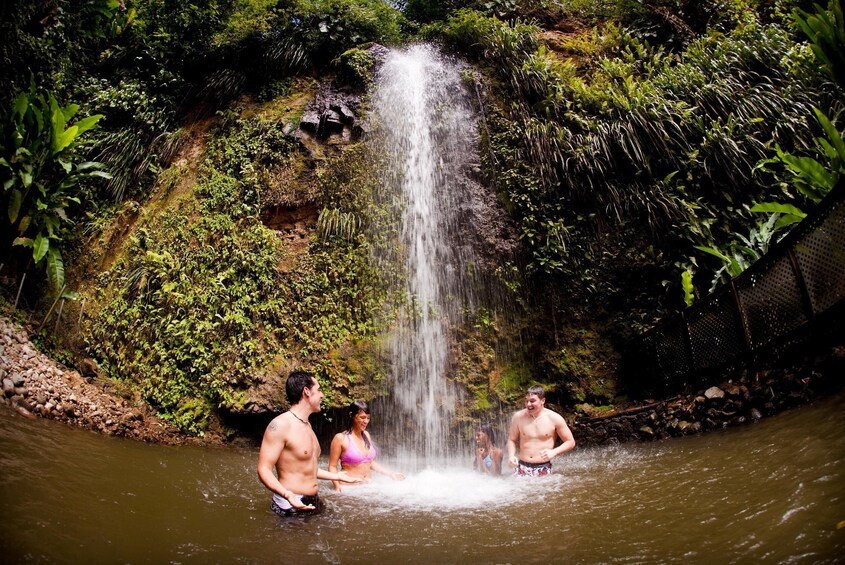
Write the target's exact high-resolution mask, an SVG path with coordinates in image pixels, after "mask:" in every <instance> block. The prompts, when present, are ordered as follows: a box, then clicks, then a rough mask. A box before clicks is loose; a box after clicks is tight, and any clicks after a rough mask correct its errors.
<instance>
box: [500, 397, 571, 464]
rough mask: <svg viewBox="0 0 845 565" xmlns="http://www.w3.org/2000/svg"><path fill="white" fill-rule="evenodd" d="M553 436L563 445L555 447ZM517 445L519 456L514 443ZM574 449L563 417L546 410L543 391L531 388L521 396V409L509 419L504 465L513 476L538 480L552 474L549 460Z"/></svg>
mask: <svg viewBox="0 0 845 565" xmlns="http://www.w3.org/2000/svg"><path fill="white" fill-rule="evenodd" d="M555 436H557V437H559V438H560V440H561V441H562V442H563V443H561V444H560V445H559V446H557V447H555ZM517 442H519V457H518V458H517V456H516V444H517ZM573 447H575V438H574V437H572V432H571V431H570V430H569V426H567V425H566V422H565V421H564V419H563V416H561V415H560V414H558V413H557V412H555V411H554V410H549V409H548V408H546V392H545V391H544V390H543V387H541V386H532V387H531V388H529V389H528V392H526V393H525V409H524V410H519V411H518V412H517V413H516V414H514V415H513V418H512V419H511V427H510V431H509V432H508V463H510V465H511V467H516V471H515V473H514V474H516V475H530V476H533V477H539V476H543V475H549V474H551V472H552V458H553V457H555V456H557V455H560V454H561V453H566V452H567V451H570V450H571V449H572V448H573Z"/></svg>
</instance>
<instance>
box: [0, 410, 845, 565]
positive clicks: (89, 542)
mask: <svg viewBox="0 0 845 565" xmlns="http://www.w3.org/2000/svg"><path fill="white" fill-rule="evenodd" d="M843 401H845V396H842V395H840V396H837V397H835V398H830V399H827V400H825V401H823V402H819V403H817V404H815V405H812V406H806V407H803V408H799V409H796V410H793V411H790V412H787V413H784V414H781V415H779V416H777V417H773V418H768V419H765V420H763V421H760V422H758V423H755V424H753V425H749V426H746V427H742V428H734V429H730V430H725V431H723V432H715V433H710V434H706V435H701V436H695V437H687V438H683V439H675V440H669V441H665V442H660V443H649V444H631V445H623V446H616V447H611V448H591V449H584V448H576V450H575V451H574V452H572V453H571V454H568V455H565V456H563V457H560V458H558V459H556V460H555V461H554V464H555V474H554V475H553V476H551V477H547V478H536V479H524V478H515V477H505V478H489V477H484V476H480V475H477V474H474V473H472V472H471V470H470V458H469V455H467V457H465V458H462V459H460V460H454V459H443V460H433V461H431V462H430V465H429V466H427V468H424V469H421V470H418V471H411V472H408V477H407V479H406V480H405V481H402V482H395V481H391V480H389V479H386V478H384V477H381V476H376V479H375V480H374V481H373V482H372V483H370V484H367V485H365V486H360V487H348V488H346V489H345V490H344V492H342V493H335V492H333V491H332V489H331V484H330V483H321V495H322V496H323V498H324V499H325V501H326V506H327V508H326V511H325V512H324V513H322V514H320V515H315V516H308V517H306V518H297V519H288V520H283V519H280V518H278V517H276V516H275V515H274V514H272V513H271V512H270V510H269V493H268V491H266V490H265V489H264V487H263V486H262V485H261V484H260V482H259V481H258V479H257V477H256V473H255V463H256V459H257V454H258V452H257V448H249V449H246V448H217V449H208V448H197V447H192V446H188V447H170V446H158V445H147V444H143V443H138V442H134V441H131V440H125V439H117V438H109V437H103V436H101V435H98V434H95V433H92V432H87V431H83V430H78V429H75V428H70V427H67V426H65V425H62V424H58V423H55V422H51V421H45V420H40V419H36V420H32V419H26V418H22V417H20V416H18V415H17V414H16V413H14V412H12V411H10V410H9V409H7V408H6V407H0V477H2V480H0V513H2V514H0V515H2V522H3V535H2V536H0V555H2V556H3V559H4V562H6V563H22V562H23V563H26V562H33V563H51V562H53V563H81V562H85V563H115V562H123V563H209V562H245V563H280V562H287V561H292V562H296V563H305V564H307V563H372V562H379V563H514V564H515V563H550V562H552V563H671V562H679V563H680V562H684V563H714V562H721V563H750V562H768V563H835V562H841V561H842V559H843V556H845V524H843V521H845V437H843V433H842V431H843V430H845V410H843V407H845V404H843ZM376 437H378V436H376ZM325 448H327V446H325ZM325 448H324V449H325ZM325 451H327V449H325ZM383 462H384V463H385V464H387V465H390V466H392V467H395V468H397V469H401V468H402V461H397V460H390V459H389V458H387V459H385V460H384V461H383ZM838 526H839V527H838Z"/></svg>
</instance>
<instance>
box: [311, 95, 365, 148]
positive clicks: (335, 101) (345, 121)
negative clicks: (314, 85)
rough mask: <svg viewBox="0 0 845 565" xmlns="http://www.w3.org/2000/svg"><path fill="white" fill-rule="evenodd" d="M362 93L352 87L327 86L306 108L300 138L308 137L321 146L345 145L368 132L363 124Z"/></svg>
mask: <svg viewBox="0 0 845 565" xmlns="http://www.w3.org/2000/svg"><path fill="white" fill-rule="evenodd" d="M360 108H361V93H360V92H357V91H355V90H354V89H353V88H351V87H348V86H341V85H337V84H334V83H326V84H323V85H322V86H321V87H320V89H319V90H318V91H317V94H316V96H315V97H314V100H312V101H311V103H310V104H309V105H308V106H307V107H306V108H305V113H304V114H303V115H302V119H301V120H300V122H299V131H298V132H297V135H298V136H300V137H301V136H302V135H303V134H305V135H308V136H310V137H312V138H314V139H316V140H317V141H319V142H321V143H325V144H328V145H342V144H345V143H350V142H352V141H357V140H358V139H361V138H362V137H363V136H364V134H365V133H366V132H365V130H364V126H363V125H362V124H361V123H360V122H361V120H359V118H358V112H359V110H360Z"/></svg>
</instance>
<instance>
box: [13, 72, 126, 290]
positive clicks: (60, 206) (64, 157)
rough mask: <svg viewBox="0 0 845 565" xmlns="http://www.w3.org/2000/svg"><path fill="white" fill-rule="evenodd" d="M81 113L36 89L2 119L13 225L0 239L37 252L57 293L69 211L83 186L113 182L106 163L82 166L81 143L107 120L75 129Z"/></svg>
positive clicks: (38, 263)
mask: <svg viewBox="0 0 845 565" xmlns="http://www.w3.org/2000/svg"><path fill="white" fill-rule="evenodd" d="M78 110H79V106H78V105H76V104H70V105H67V106H64V107H62V106H59V104H58V102H57V101H56V98H55V97H54V96H53V95H52V94H48V95H46V96H45V95H44V94H39V93H37V92H36V90H35V86H34V85H33V86H32V87H31V89H30V91H29V92H28V93H27V92H22V93H20V94H19V95H18V97H17V99H16V100H15V104H14V107H13V108H11V109H10V110H6V111H4V112H2V113H0V128H2V136H0V183H2V187H3V192H2V202H3V204H4V206H3V208H4V210H5V212H6V213H5V214H4V217H5V218H6V219H8V222H9V223H8V225H7V227H6V229H3V230H0V233H4V234H6V233H9V232H11V233H12V234H14V236H12V237H14V238H15V239H14V242H13V244H14V245H20V246H23V247H28V248H30V249H31V250H32V255H31V256H32V260H33V261H34V262H35V264H36V266H46V270H47V274H48V277H49V279H50V283H51V284H52V286H53V288H54V289H55V290H57V291H60V290H61V289H62V288H63V286H64V262H63V261H62V255H61V250H60V246H59V242H60V241H61V239H62V235H63V231H64V229H63V228H65V226H66V225H67V223H68V221H69V215H70V212H71V211H70V208H71V207H72V206H73V205H74V204H79V202H80V200H79V184H80V183H81V182H83V181H84V180H85V179H87V178H90V177H101V178H109V175H108V174H107V173H106V172H104V171H103V168H104V167H103V165H102V163H97V162H92V161H85V162H80V160H79V153H78V147H79V146H80V145H81V144H82V137H83V136H84V134H85V133H86V132H88V131H89V130H91V129H93V128H94V127H96V125H97V122H98V121H99V120H100V119H101V118H102V116H101V115H94V116H88V117H86V118H82V119H79V120H77V121H76V122H75V123H73V124H70V123H69V121H70V120H72V119H73V118H74V117H75V116H76V113H77V111H78ZM4 224H5V222H4ZM10 243H12V242H10V241H3V242H0V246H1V247H2V248H7V246H8V245H9V244H10Z"/></svg>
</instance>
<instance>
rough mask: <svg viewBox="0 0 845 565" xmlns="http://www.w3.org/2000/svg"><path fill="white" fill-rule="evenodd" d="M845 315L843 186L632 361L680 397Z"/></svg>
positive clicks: (648, 341) (653, 337)
mask: <svg viewBox="0 0 845 565" xmlns="http://www.w3.org/2000/svg"><path fill="white" fill-rule="evenodd" d="M843 309H845V183H843V182H840V183H839V185H837V187H836V188H835V189H834V190H833V191H831V193H830V194H829V195H828V196H827V197H826V198H825V199H824V200H823V201H822V202H821V203H820V204H819V205H818V206H817V207H816V209H815V210H814V211H813V213H812V214H810V215H809V216H808V217H807V218H805V219H804V220H803V221H802V222H801V223H800V224H799V225H798V226H796V228H795V229H793V231H792V232H791V233H790V234H789V235H787V237H785V238H784V239H783V240H781V241H780V242H778V243H777V244H776V245H774V246H772V247H771V248H770V249H769V252H768V253H767V254H766V255H765V256H764V257H762V258H761V259H760V260H759V261H757V262H756V263H755V264H754V265H752V266H751V267H750V268H748V269H747V270H746V271H745V272H743V273H742V274H740V275H739V276H737V277H736V278H734V279H733V280H731V281H730V283H728V284H725V285H723V286H722V287H720V288H719V289H718V290H717V291H716V292H714V293H713V294H712V295H710V296H709V297H708V298H707V299H706V300H704V301H701V302H699V303H698V304H695V305H693V306H691V307H690V308H687V309H686V310H685V311H683V312H681V313H680V314H679V315H677V316H675V317H672V318H670V319H668V320H666V321H665V322H663V323H661V324H660V325H658V326H657V327H655V328H653V329H652V330H650V331H649V332H647V333H646V334H645V335H643V336H642V337H641V338H640V339H639V340H638V341H637V342H636V343H635V344H634V346H633V347H632V348H631V351H632V353H631V355H630V356H629V357H630V358H631V362H632V364H633V365H634V367H635V372H636V373H638V374H641V375H642V376H643V377H644V378H645V379H647V380H648V381H649V383H650V386H651V388H653V389H660V390H662V391H664V392H667V391H676V390H678V389H681V388H683V387H685V386H687V385H689V384H692V383H694V382H695V381H696V380H697V379H698V377H700V376H701V375H702V374H705V373H707V372H710V371H714V370H718V369H723V368H726V367H729V366H730V365H732V364H734V363H736V362H738V361H741V360H744V359H748V358H750V357H753V356H755V355H757V354H761V353H764V352H767V351H771V349H772V347H774V346H776V345H777V344H784V343H788V342H790V341H795V340H796V339H797V337H796V336H799V335H803V336H810V335H812V332H808V331H807V330H808V328H811V327H813V326H814V325H816V324H818V323H820V321H823V322H824V323H825V324H826V325H827V326H828V327H830V326H831V325H833V326H834V327H835V325H836V324H839V322H838V321H837V320H832V319H831V318H832V317H835V316H840V315H841V312H840V311H841V310H843ZM843 321H845V320H843ZM840 325H841V324H840ZM839 330H840V331H845V330H843V328H839ZM804 339H806V337H805V338H804Z"/></svg>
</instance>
